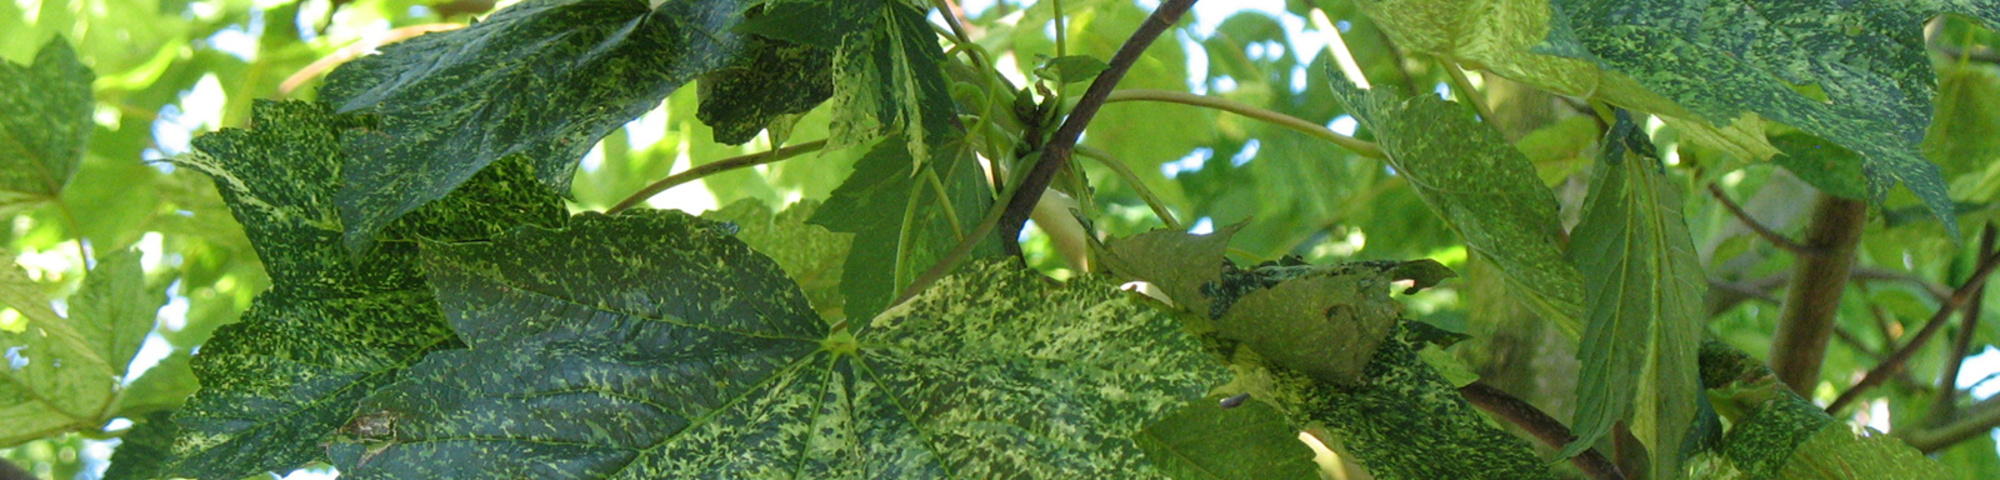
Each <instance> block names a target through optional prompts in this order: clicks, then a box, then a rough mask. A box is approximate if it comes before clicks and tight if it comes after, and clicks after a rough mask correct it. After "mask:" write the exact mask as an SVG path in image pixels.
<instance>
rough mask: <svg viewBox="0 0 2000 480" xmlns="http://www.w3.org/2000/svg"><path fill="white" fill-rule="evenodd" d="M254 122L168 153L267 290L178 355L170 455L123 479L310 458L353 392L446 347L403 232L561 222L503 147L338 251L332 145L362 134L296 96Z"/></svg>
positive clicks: (347, 119) (554, 204) (458, 233)
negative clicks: (421, 203) (186, 386)
mask: <svg viewBox="0 0 2000 480" xmlns="http://www.w3.org/2000/svg"><path fill="white" fill-rule="evenodd" d="M253 123H254V124H256V125H257V128H256V129H254V130H236V129H230V130H224V131H221V132H217V133H212V134H208V135H204V136H202V137H200V138H197V139H196V140H195V142H194V145H195V148H196V153H194V154H190V155H186V156H182V157H180V158H177V159H176V161H177V162H179V163H180V164H181V165H183V166H186V167H190V168H193V169H196V170H199V171H202V172H204V173H207V174H208V175H209V176H210V177H213V178H214V179H215V183H216V187H217V190H219V191H220V192H221V193H222V196H223V199H224V201H225V202H227V203H228V204H229V206H230V209H231V211H232V213H233V214H234V215H235V217H236V219H237V220H238V221H239V222H241V223H242V224H243V226H244V232H245V233H246V234H247V235H248V236H249V238H250V242H251V244H252V246H253V247H255V248H256V249H257V252H258V254H259V256H260V257H261V258H262V259H263V260H264V265H265V270H266V272H267V273H269V274H270V276H271V279H272V285H273V287H272V290H271V291H267V292H264V293H262V294H260V295H258V297H257V298H256V300H255V301H254V302H253V303H252V304H251V308H250V310H249V311H248V312H246V313H245V314H244V317H243V319H242V320H241V321H240V322H238V323H235V324H231V325H228V326H225V327H222V328H221V329H220V330H217V331H216V333H215V337H214V338H212V339H210V340H209V341H208V342H207V343H205V344H203V345H202V347H201V351H200V353H199V354H198V355H195V356H194V358H193V359H192V360H191V364H192V368H193V371H194V373H195V375H196V377H197V378H199V379H200V381H201V384H202V389H201V390H200V391H199V392H198V393H196V394H195V396H194V397H193V398H191V399H189V400H188V402H187V404H186V406H185V407H183V408H182V409H181V410H180V411H178V412H177V413H176V414H175V416H174V422H175V424H176V425H175V427H176V428H178V429H179V432H178V434H177V435H176V437H175V441H174V444H173V447H172V449H171V451H172V453H173V458H171V459H168V460H165V461H162V462H159V463H158V468H160V469H162V470H159V471H138V470H121V471H130V472H132V474H133V475H135V476H134V477H133V478H146V477H149V476H157V475H168V474H171V475H178V476H187V477H195V478H204V479H207V478H222V479H235V478H241V477H244V476H248V475H251V474H255V473H258V472H263V471H267V470H275V471H280V472H284V471H289V470H290V469H292V468H294V467H297V466H299V465H301V464H303V463H305V462H308V461H312V460H316V459H321V458H323V456H324V455H325V453H324V451H323V450H322V449H321V448H320V447H319V446H318V442H319V441H320V439H321V438H322V437H324V436H326V435H328V434H329V433H331V432H333V431H334V430H335V429H337V428H338V427H339V426H340V425H341V424H342V423H343V422H345V421H347V419H348V418H349V414H350V413H352V409H353V406H354V402H355V401H356V400H358V399H359V398H361V397H362V396H364V395H366V394H368V393H369V392H370V391H373V390H374V389H375V388H378V387H380V386H382V385H385V384H387V383H388V382H389V381H390V380H391V379H392V378H393V377H394V375H395V374H396V373H397V372H399V371H401V370H402V369H403V368H405V367H407V366H409V365H411V364H414V363H415V362H416V361H417V360H419V359H421V358H422V355H423V354H424V353H425V352H429V351H432V350H436V349H440V348H451V347H455V346H457V345H458V341H457V340H456V339H455V338H454V336H453V335H452V333H451V331H450V329H449V328H447V327H446V325H445V323H444V321H443V316H442V314H440V313H439V311H438V310H437V307H436V301H435V299H434V296H433V294H432V293H431V290H430V289H429V287H428V285H427V284H426V283H425V281H424V278H423V277H422V275H421V272H419V271H418V269H417V266H416V265H415V258H416V246H415V240H416V239H417V238H432V239H443V240H454V241H466V240H478V239H484V238H488V237H490V236H492V235H493V234H494V233H496V232H499V231H502V230H505V229H509V228H512V227H515V226H517V225H521V224H547V225H554V224H559V223H560V222H561V221H562V219H563V215H564V211H563V206H562V203H561V199H560V198H559V197H557V196H556V195H555V194H554V193H551V192H549V191H548V190H547V189H546V188H543V187H542V186H541V185H540V183H539V181H538V180H536V178H535V175H534V170H533V166H532V164H531V162H529V161H528V159H527V158H525V157H522V156H519V155H513V156H508V157H505V158H503V159H501V161H499V162H497V163H495V164H494V165H493V166H491V167H489V168H487V169H486V170H484V171H481V172H479V174H478V175H476V176H474V177H473V179H472V180H471V181H468V182H466V183H465V184H464V185H463V186H461V187H460V188H459V189H458V190H457V191H455V192H453V193H452V194H450V195H448V196H446V197H445V198H443V199H440V200H438V201H436V202H432V203H430V204H429V205H427V206H426V207H424V208H423V209H420V210H418V211H416V212H413V213H412V214H410V215H407V216H405V217H404V218H403V219H401V220H399V221H397V222H396V223H395V224H393V225H391V226H389V228H387V229H386V230H384V232H383V240H384V241H382V242H380V243H378V244H377V245H376V246H375V247H374V248H373V249H372V250H371V251H370V252H368V254H367V255H366V256H364V257H362V258H355V257H354V256H351V255H350V254H349V253H348V251H347V250H346V249H345V248H344V247H343V246H342V242H341V239H342V232H343V231H344V228H343V224H342V222H341V219H340V215H339V212H338V208H339V207H338V206H336V204H335V197H336V195H337V190H338V188H337V186H338V185H339V182H340V179H341V178H342V175H341V172H342V168H343V164H344V163H345V160H346V158H347V157H346V156H345V155H343V154H342V153H341V145H342V140H343V139H344V138H345V137H348V136H352V135H373V134H376V133H375V132H373V131H371V130H368V129H367V127H368V124H367V122H365V121H363V120H361V119H358V118H356V117H353V116H346V115H339V114H335V113H333V112H332V111H331V110H330V109H329V108H328V107H326V106H323V105H320V104H315V103H305V102H286V103H274V102H264V103H259V104H258V105H257V106H256V107H255V120H254V122H253ZM135 428H140V429H150V428H167V427H166V426H162V425H153V426H148V425H140V426H138V427H135Z"/></svg>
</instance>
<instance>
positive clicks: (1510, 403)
mask: <svg viewBox="0 0 2000 480" xmlns="http://www.w3.org/2000/svg"><path fill="white" fill-rule="evenodd" d="M1458 394H1459V395H1462V396H1464V397H1465V400H1466V401H1468V402H1472V405H1473V406H1475V407H1479V409H1480V410H1485V411H1486V413H1491V414H1493V416H1496V417H1500V418H1501V419H1504V420H1507V423H1512V424H1514V426H1516V427H1520V428H1521V430H1524V431H1527V432H1528V433H1529V434H1531V435H1534V436H1535V438H1536V439H1538V440H1541V441H1542V444H1543V445H1548V446H1549V447H1551V448H1562V447H1563V446H1564V445H1569V442H1573V441H1576V434H1574V433H1571V432H1570V430H1569V427H1567V426H1564V425H1563V424H1562V422H1559V421H1556V419H1555V418H1553V417H1550V416H1549V414H1546V413H1542V410H1541V409H1538V408H1535V406H1534V405H1532V404H1529V403H1528V402H1526V401H1522V400H1521V399H1520V398H1516V397H1514V396H1513V395H1511V394H1508V393H1507V392H1506V391H1503V390H1500V389H1498V388H1493V387H1492V386H1491V385H1487V384H1485V383H1480V382H1472V383H1471V384H1469V385H1466V386H1463V387H1459V388H1458ZM1569 463H1570V464H1572V465H1576V468H1577V469H1578V470H1582V471H1583V474H1584V475H1588V476H1590V478H1592V479H1595V480H1624V479H1625V474H1624V473H1623V472H1621V471H1619V470H1618V466H1617V465H1613V464H1611V460H1609V459H1606V458H1604V455H1603V454H1600V453H1597V449H1595V448H1592V449H1587V450H1584V451H1583V453H1579V454H1576V456H1573V457H1569Z"/></svg>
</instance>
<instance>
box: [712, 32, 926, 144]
mask: <svg viewBox="0 0 2000 480" xmlns="http://www.w3.org/2000/svg"><path fill="white" fill-rule="evenodd" d="M766 8H767V10H766V11H765V13H764V15H762V16H758V17H753V18H751V19H749V20H747V21H745V22H743V25H742V26H741V27H738V28H737V30H738V31H740V32H745V33H752V34H756V35H760V36H765V37H770V38H776V39H782V40H786V41H790V42H793V43H797V44H801V45H816V46H820V47H823V48H828V49H834V50H835V53H834V55H833V98H832V100H830V101H829V103H831V104H832V107H833V109H834V118H833V132H832V136H831V138H830V139H829V140H830V141H831V144H829V145H828V146H827V148H829V149H839V148H846V147H850V146H856V145H862V144H864V143H866V142H867V141H869V140H873V139H876V138H879V137H883V136H890V135H900V138H902V139H903V140H904V141H905V142H907V145H908V149H909V150H910V157H911V158H912V159H913V160H914V161H916V162H919V163H922V162H928V161H930V160H931V159H932V158H933V157H934V156H943V155H949V154H948V153H947V152H945V151H944V150H946V149H947V148H948V147H947V146H948V145H949V144H951V143H953V142H954V141H955V139H956V138H958V137H961V136H963V133H962V130H963V127H961V126H959V124H958V112H957V107H956V104H954V103H953V102H952V99H951V94H950V88H949V87H950V83H949V82H948V81H947V80H946V79H945V77H944V70H943V67H942V65H944V63H945V57H944V52H943V49H942V48H940V47H939V46H938V42H937V34H936V33H934V32H933V30H932V29H931V24H930V22H928V21H926V20H924V12H923V11H919V10H918V9H916V8H912V7H911V6H910V5H909V4H908V3H905V2H903V1H901V0H848V1H838V2H827V1H816V0H777V1H772V2H769V3H767V4H766ZM947 161H949V160H947Z"/></svg>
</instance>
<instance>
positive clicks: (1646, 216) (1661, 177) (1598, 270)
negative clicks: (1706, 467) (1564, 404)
mask: <svg viewBox="0 0 2000 480" xmlns="http://www.w3.org/2000/svg"><path fill="white" fill-rule="evenodd" d="M1619 125H1620V126H1623V127H1627V129H1629V130H1630V133H1631V134H1632V135H1634V136H1635V138H1636V140H1635V141H1640V142H1644V141H1648V140H1646V139H1645V136H1644V134H1643V133H1638V132H1637V131H1636V128H1637V127H1636V126H1634V125H1632V124H1631V123H1630V122H1629V119H1626V118H1622V117H1621V119H1620V122H1619ZM1613 131H1614V132H1619V131H1621V130H1620V129H1617V128H1614V130H1613ZM1618 136H1619V134H1618V133H1613V137H1618ZM1626 140H1627V139H1626V138H1613V139H1612V140H1611V141H1612V142H1624V141H1626ZM1622 152H1623V150H1622V149H1619V148H1607V153H1606V155H1608V156H1610V157H1608V161H1607V162H1601V163H1599V164H1598V166H1597V169H1598V173H1597V175H1596V176H1595V178H1594V179H1593V180H1592V182H1591V189H1590V190H1591V191H1590V197H1589V200H1588V202H1586V204H1585V206H1584V214H1583V220H1582V222H1581V223H1579V224H1578V225H1577V228H1576V231H1575V233H1574V235H1573V236H1572V237H1571V239H1572V240H1571V242H1572V243H1571V251H1570V258H1571V259H1572V260H1573V261H1575V262H1576V264H1577V265H1578V268H1579V269H1581V270H1582V272H1583V277H1584V280H1585V283H1584V285H1585V287H1584V288H1585V298H1587V299H1589V301H1590V303H1589V309H1590V310H1589V312H1590V313H1589V316H1588V317H1587V319H1588V322H1589V323H1588V324H1587V326H1586V328H1585V329H1584V334H1583V340H1582V343H1580V345H1581V346H1580V347H1579V348H1578V352H1577V359H1578V362H1579V363H1580V364H1581V368H1580V371H1579V377H1578V379H1577V405H1578V406H1577V414H1576V421H1575V425H1574V426H1573V428H1574V429H1575V431H1576V434H1577V439H1576V440H1575V441H1573V442H1571V443H1570V444H1569V445H1568V446H1567V447H1565V448H1564V449H1563V452H1562V455H1563V456H1568V455H1574V454H1576V453H1578V452H1581V451H1582V450H1583V449H1586V448H1589V447H1590V446H1591V445H1592V444H1593V443H1594V442H1596V441H1597V440H1598V439H1600V438H1603V437H1604V436H1605V435H1607V434H1609V433H1610V432H1611V429H1612V426H1613V425H1614V424H1615V423H1617V422H1621V421H1625V422H1629V425H1631V428H1632V433H1633V435H1635V436H1637V437H1638V439H1639V441H1640V442H1641V443H1643V444H1645V445H1646V446H1647V447H1648V449H1649V450H1650V451H1651V453H1652V462H1651V465H1652V466H1653V471H1652V478H1662V479H1666V478H1681V477H1683V476H1685V471H1684V470H1682V469H1681V465H1682V461H1683V460H1684V458H1685V456H1686V455H1687V454H1688V452H1685V451H1683V449H1682V446H1683V443H1684V438H1685V437H1686V436H1687V434H1688V431H1689V429H1690V428H1692V427H1693V425H1694V421H1695V418H1696V415H1697V413H1698V412H1697V410H1698V405H1697V403H1696V398H1695V396H1696V395H1700V394H1701V391H1702V389H1701V379H1700V376H1699V373H1698V366H1697V361H1696V360H1697V352H1698V350H1699V349H1700V345H1701V335H1702V331H1703V324H1702V319H1703V318H1706V316H1705V315H1704V314H1703V310H1702V309H1703V306H1702V305H1703V303H1702V298H1703V297H1704V296H1705V295H1706V294H1707V292H1708V284H1707V282H1706V280H1705V278H1706V277H1705V276H1704V274H1703V273H1702V270H1701V263H1700V261H1699V260H1698V259H1697V258H1696V257H1695V255H1694V245H1693V243H1694V241H1693V238H1692V237H1690V236H1689V233H1688V229H1687V222H1686V221H1685V220H1684V219H1683V218H1682V216H1681V205H1682V202H1681V197H1680V193H1679V192H1678V191H1677V190H1676V188H1677V187H1676V186H1675V185H1674V184H1673V183H1671V182H1669V181H1668V180H1667V179H1666V177H1665V173H1664V172H1661V171H1659V168H1660V167H1659V163H1658V161H1657V160H1656V159H1653V158H1646V157H1642V156H1638V155H1634V156H1632V158H1630V159H1621V158H1618V156H1621V155H1623V153H1622Z"/></svg>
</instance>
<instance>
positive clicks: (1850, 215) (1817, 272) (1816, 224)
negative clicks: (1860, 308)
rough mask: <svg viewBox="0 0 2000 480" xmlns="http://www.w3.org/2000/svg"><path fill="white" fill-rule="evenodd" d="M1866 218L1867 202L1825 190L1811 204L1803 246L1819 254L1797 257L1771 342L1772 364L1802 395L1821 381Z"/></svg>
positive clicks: (1788, 383) (1781, 377) (1806, 393)
mask: <svg viewBox="0 0 2000 480" xmlns="http://www.w3.org/2000/svg"><path fill="white" fill-rule="evenodd" d="M1867 218H1868V205H1867V204H1865V203H1862V202H1860V201H1856V200H1848V199H1845V198H1840V197H1835V196H1832V195H1827V194H1824V193H1821V194H1819V200H1818V202H1817V206H1815V207H1814V209H1813V221H1812V225H1811V226H1810V227H1809V228H1808V230H1807V232H1806V240H1805V243H1804V246H1805V248H1809V249H1812V250H1813V251H1818V252H1822V253H1823V254H1822V255H1814V256H1800V257H1798V260H1797V261H1798V266H1797V268H1795V269H1794V270H1793V274H1792V282H1791V288H1789V289H1787V291H1786V292H1785V305H1784V309H1783V312H1782V313H1781V314H1780V315H1779V317H1778V331H1777V335H1776V338H1774V339H1773V343H1772V344H1771V369H1772V370H1774V371H1777V373H1778V379H1779V380H1782V381H1784V382H1785V385H1789V386H1791V387H1792V390H1793V391H1795V392H1798V393H1799V394H1800V395H1810V394H1811V393H1810V392H1811V391H1812V388H1813V386H1814V385H1818V384H1819V370H1820V362H1821V361H1823V360H1825V359H1826V344H1827V341H1828V340H1829V339H1830V338H1831V337H1832V335H1833V328H1832V327H1833V318H1834V314H1835V312H1836V311H1837V310H1839V308H1840V296H1841V294H1842V293H1843V292H1844V291H1845V290H1846V288H1847V276H1848V274H1849V272H1850V271H1852V270H1853V267H1854V244H1855V243H1856V242H1857V241H1859V240H1860V239H1861V226H1862V224H1863V223H1864V222H1865V221H1866V220H1867Z"/></svg>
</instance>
